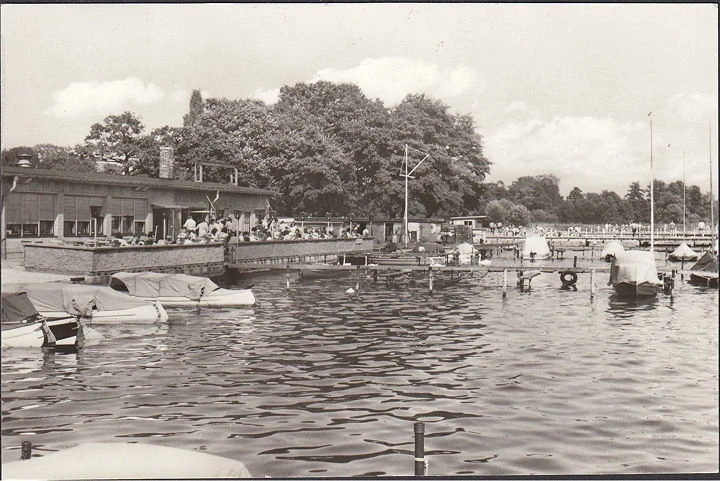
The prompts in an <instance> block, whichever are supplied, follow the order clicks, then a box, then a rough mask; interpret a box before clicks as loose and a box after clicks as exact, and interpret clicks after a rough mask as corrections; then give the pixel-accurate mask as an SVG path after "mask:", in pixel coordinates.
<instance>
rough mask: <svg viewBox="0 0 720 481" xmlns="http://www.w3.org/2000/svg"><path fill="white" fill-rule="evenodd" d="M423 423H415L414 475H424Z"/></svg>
mask: <svg viewBox="0 0 720 481" xmlns="http://www.w3.org/2000/svg"><path fill="white" fill-rule="evenodd" d="M425 467H426V463H425V423H420V422H418V423H415V476H425V474H426V473H425Z"/></svg>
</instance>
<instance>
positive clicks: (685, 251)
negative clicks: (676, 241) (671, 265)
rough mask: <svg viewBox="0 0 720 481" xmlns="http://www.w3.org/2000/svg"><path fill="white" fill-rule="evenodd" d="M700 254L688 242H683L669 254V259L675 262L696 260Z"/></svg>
mask: <svg viewBox="0 0 720 481" xmlns="http://www.w3.org/2000/svg"><path fill="white" fill-rule="evenodd" d="M699 257H700V254H698V253H697V252H695V251H694V250H692V249H691V248H690V246H688V245H687V244H686V243H684V242H683V243H682V244H680V245H679V246H677V248H676V249H675V250H674V251H672V252H671V253H670V254H669V255H668V259H669V260H671V261H673V262H685V261H696V260H698V258H699Z"/></svg>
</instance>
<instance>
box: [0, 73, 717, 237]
mask: <svg viewBox="0 0 720 481" xmlns="http://www.w3.org/2000/svg"><path fill="white" fill-rule="evenodd" d="M406 145H407V146H408V147H409V149H408V152H409V153H410V155H409V156H408V165H409V169H410V170H411V169H413V168H414V167H415V166H417V165H418V163H420V161H421V160H422V159H423V158H425V156H427V159H426V160H425V161H424V162H423V163H422V164H420V165H419V166H418V167H417V169H416V170H415V172H414V173H413V178H412V179H410V180H409V183H408V190H409V195H408V198H409V201H408V203H409V213H410V215H411V216H413V217H439V218H447V217H450V216H464V215H487V216H488V218H489V220H491V221H494V222H503V223H505V224H515V225H527V224H529V223H531V222H583V223H607V222H611V223H627V222H648V221H649V196H648V189H647V188H645V189H643V188H641V187H640V184H639V183H638V182H634V183H633V184H631V185H630V186H629V187H628V192H627V193H626V194H625V195H624V196H623V197H620V196H619V195H617V194H616V193H614V192H609V191H605V190H604V191H602V193H600V194H596V193H583V192H582V191H581V190H580V189H578V188H577V187H576V188H574V189H573V191H572V192H571V193H570V195H568V196H567V198H566V199H563V198H562V196H561V195H560V192H559V189H558V179H557V177H555V176H553V175H540V176H534V177H530V176H525V177H519V178H518V179H517V180H515V181H514V182H512V184H510V185H509V186H505V184H504V183H503V182H496V183H492V182H485V178H486V176H487V175H488V174H489V173H490V168H491V162H490V161H489V160H488V159H487V158H486V157H485V155H484V149H483V142H482V136H481V135H480V134H479V133H477V130H476V128H475V125H474V121H473V119H472V117H471V116H470V115H463V114H454V113H451V112H450V108H449V107H448V106H447V105H445V104H444V103H442V102H441V101H439V100H437V99H433V98H431V97H429V96H427V95H425V94H412V95H408V96H406V97H405V99H404V100H403V101H402V102H400V104H398V105H397V106H395V107H393V108H388V107H386V106H385V105H384V104H383V103H382V102H381V101H380V100H379V99H374V100H373V99H369V98H367V97H366V96H365V95H364V94H363V92H362V91H361V90H360V88H359V87H357V86H356V85H354V84H349V83H332V82H324V81H321V82H316V83H298V84H296V85H294V86H284V87H282V88H281V90H280V96H279V100H278V102H277V103H276V104H274V105H267V104H265V103H264V102H262V101H259V100H251V99H240V100H237V99H224V98H221V99H218V98H208V99H203V98H202V96H201V93H200V91H199V90H195V91H193V93H192V95H191V97H190V102H189V109H188V112H187V114H186V115H185V116H184V117H183V126H182V127H170V126H163V127H160V128H157V129H154V130H152V131H151V132H149V133H145V127H144V125H143V124H142V121H141V119H140V118H139V117H138V116H137V115H136V114H134V113H132V112H123V113H120V114H116V115H108V116H107V117H105V119H104V120H103V122H101V123H100V122H98V123H95V124H93V125H91V126H90V129H89V132H88V134H87V136H86V138H85V141H84V142H83V143H82V144H79V145H76V146H74V147H62V146H55V145H50V144H40V145H36V146H34V147H15V148H12V149H9V150H3V151H2V163H3V165H15V164H16V162H17V158H18V155H19V154H27V155H30V161H31V164H32V165H33V166H35V167H39V168H53V169H62V170H66V171H70V172H78V173H79V174H80V175H81V173H82V172H91V171H95V170H96V163H97V161H104V162H105V163H106V164H108V165H111V166H115V168H116V170H117V172H116V173H118V174H122V175H141V176H150V177H156V176H157V175H158V170H159V154H160V147H161V146H172V147H174V149H175V169H174V178H176V179H180V180H188V179H191V178H192V175H193V166H194V165H195V164H196V163H198V162H213V163H218V164H225V165H227V166H228V167H233V168H237V169H238V173H239V177H240V178H239V183H240V184H241V185H246V186H251V187H257V188H265V189H270V190H273V191H274V192H276V195H275V197H274V198H273V199H272V207H273V209H274V210H275V211H277V212H279V213H283V214H288V215H296V216H301V215H303V216H325V215H326V213H331V214H332V215H334V216H365V217H372V216H375V217H380V216H389V217H400V216H402V215H403V213H404V206H405V178H404V177H402V175H401V173H403V171H404V170H403V165H404V164H403V163H404V161H405V152H406ZM227 178H228V171H227V169H223V168H221V167H208V168H206V169H204V180H208V181H217V182H223V181H225V179H227ZM683 188H684V186H683V184H682V182H672V183H670V184H665V183H663V182H662V181H656V182H655V191H654V196H655V215H656V220H657V221H658V222H675V223H682V216H683V210H682V206H683V204H682V191H683ZM685 195H686V203H685V211H686V214H687V219H688V221H690V222H696V221H698V220H706V219H708V218H709V195H703V194H702V193H701V192H700V189H699V188H698V187H697V186H689V187H687V188H686V189H685ZM678 199H679V200H678ZM678 206H679V207H678Z"/></svg>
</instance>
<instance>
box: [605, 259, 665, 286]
mask: <svg viewBox="0 0 720 481" xmlns="http://www.w3.org/2000/svg"><path fill="white" fill-rule="evenodd" d="M621 282H625V283H628V284H635V285H637V284H642V283H644V282H647V283H649V284H656V285H661V284H662V281H660V279H658V273H657V266H656V265H655V255H654V254H653V253H652V252H649V251H624V252H621V253H618V254H617V255H616V256H615V259H613V261H612V264H611V266H610V283H612V284H613V285H614V284H618V283H621Z"/></svg>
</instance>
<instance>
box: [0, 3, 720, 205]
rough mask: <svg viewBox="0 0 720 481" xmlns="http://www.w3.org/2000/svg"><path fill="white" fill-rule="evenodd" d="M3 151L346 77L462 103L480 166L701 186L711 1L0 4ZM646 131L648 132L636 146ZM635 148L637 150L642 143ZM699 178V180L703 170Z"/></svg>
mask: <svg viewBox="0 0 720 481" xmlns="http://www.w3.org/2000/svg"><path fill="white" fill-rule="evenodd" d="M0 13H1V15H0V68H1V70H0V73H1V77H0V81H1V84H0V88H1V90H0V94H1V107H2V109H1V112H2V119H1V127H2V136H1V137H0V142H1V144H2V148H3V149H7V148H12V147H17V146H33V145H36V144H41V143H50V144H56V145H68V146H70V145H75V144H79V143H82V142H83V140H84V138H85V136H86V135H87V134H88V133H89V131H90V126H91V125H92V124H93V123H95V122H102V119H104V118H105V117H106V116H107V115H111V114H119V113H121V112H123V111H125V110H129V111H132V112H134V113H135V114H137V115H138V116H139V117H140V118H141V119H142V121H143V123H144V125H145V127H146V132H149V131H150V130H152V129H153V128H156V127H161V126H164V125H170V126H180V125H182V117H183V115H184V114H185V113H186V112H187V111H188V105H189V99H190V94H191V92H192V90H193V89H200V90H201V92H202V94H203V98H209V97H214V98H229V99H245V98H259V99H262V100H264V101H265V102H267V103H273V102H275V101H276V100H277V95H278V92H279V89H280V87H282V86H284V85H294V84H296V83H299V82H314V81H318V80H327V81H334V82H352V83H355V84H357V85H358V86H359V87H360V88H361V89H362V90H363V92H364V93H365V94H366V95H367V96H368V97H369V98H372V99H375V98H379V99H380V100H382V101H383V102H384V104H385V105H386V106H388V107H393V106H395V105H397V103H398V102H400V101H401V100H402V99H403V98H404V97H405V96H406V95H407V94H411V93H425V94H426V95H429V96H431V97H433V98H436V99H439V100H441V101H442V102H443V103H444V104H446V105H448V106H449V107H450V111H451V112H452V113H455V114H469V115H471V116H472V117H473V118H474V120H475V125H476V128H477V131H478V133H479V134H480V135H481V136H482V141H483V147H484V151H485V155H486V157H487V158H488V159H489V160H490V161H491V162H492V165H491V172H490V175H489V176H488V178H487V180H488V181H492V182H497V181H500V180H502V181H503V182H505V184H506V185H509V184H510V183H512V181H514V180H515V179H517V178H518V177H520V176H524V175H529V176H535V175H543V174H552V175H555V176H556V177H558V179H559V181H560V182H559V185H560V193H561V194H562V195H567V194H568V193H569V192H570V190H572V189H573V187H578V188H580V189H581V190H582V191H583V192H586V193H587V192H597V193H599V192H601V191H602V190H604V189H607V190H611V191H615V192H617V193H618V194H619V195H621V196H622V195H624V194H625V193H626V192H627V188H628V186H629V185H630V183H631V182H634V181H638V182H641V185H643V186H647V185H649V183H650V176H651V161H650V159H651V157H652V172H653V174H654V177H655V178H656V179H660V180H664V181H666V182H672V181H675V180H682V179H683V175H685V181H686V183H687V184H688V185H698V186H699V187H700V188H701V190H703V191H704V192H707V191H709V190H710V180H711V178H712V181H713V184H714V185H713V192H714V194H715V197H717V191H718V186H717V181H716V179H717V163H718V9H717V7H716V6H715V5H713V4H679V3H678V4H614V3H610V4H608V3H605V4H592V3H584V4H568V3H565V4H563V3H558V4H540V3H537V4H533V3H522V4H510V3H499V4H491V3H463V4H455V3H435V4H433V3H343V4H333V3H329V4H328V3H324V4H301V3H283V4H270V3H257V4H155V5H152V4H65V5H51V4H45V5H33V4H27V5H8V4H4V5H2V7H1V11H0ZM651 136H652V142H651V140H650V139H651ZM651 152H652V155H651ZM711 163H712V165H713V167H712V177H711V167H710V165H711Z"/></svg>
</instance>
